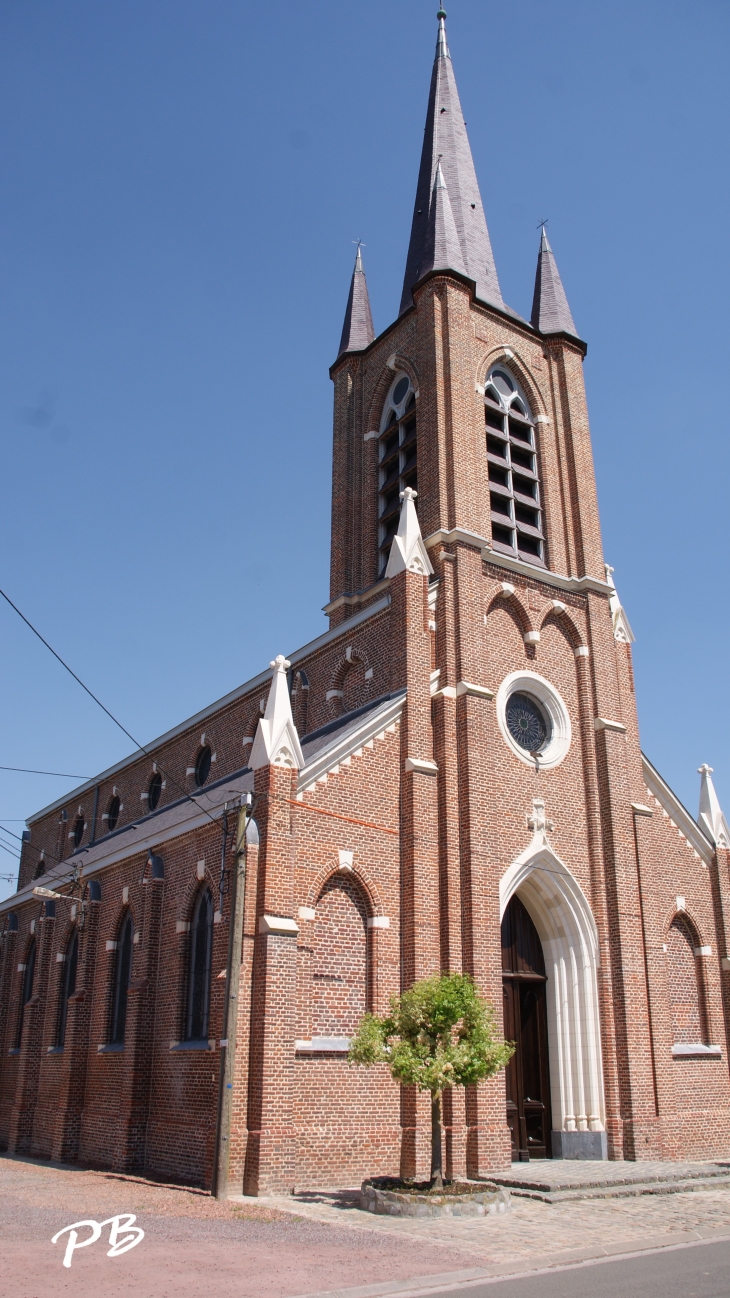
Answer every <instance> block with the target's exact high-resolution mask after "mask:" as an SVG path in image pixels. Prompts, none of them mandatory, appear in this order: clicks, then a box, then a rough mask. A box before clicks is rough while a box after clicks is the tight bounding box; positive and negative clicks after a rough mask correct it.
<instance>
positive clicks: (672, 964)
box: [666, 914, 709, 1045]
mask: <svg viewBox="0 0 730 1298" xmlns="http://www.w3.org/2000/svg"><path fill="white" fill-rule="evenodd" d="M666 950H667V977H668V982H669V1003H670V1006H671V1011H672V1039H673V1042H674V1045H708V1044H709V1041H708V1037H709V1030H708V1019H707V1006H706V1002H705V988H704V979H703V977H702V969H701V967H700V961H699V958H698V951H699V940H698V937H697V934H696V932H695V930H694V927H693V925H692V923H691V921H690V920H689V919H688V917H687V916H686V915H683V914H679V915H675V916H674V919H673V920H672V922H671V924H670V926H669V932H668V933H667V942H666Z"/></svg>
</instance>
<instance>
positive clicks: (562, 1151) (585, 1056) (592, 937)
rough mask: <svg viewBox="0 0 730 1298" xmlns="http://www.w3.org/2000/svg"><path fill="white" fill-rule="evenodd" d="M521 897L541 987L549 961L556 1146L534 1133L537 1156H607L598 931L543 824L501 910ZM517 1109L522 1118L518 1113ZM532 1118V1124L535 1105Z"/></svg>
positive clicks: (503, 888) (527, 1048)
mask: <svg viewBox="0 0 730 1298" xmlns="http://www.w3.org/2000/svg"><path fill="white" fill-rule="evenodd" d="M513 897H518V898H519V902H520V903H521V906H522V907H524V909H525V911H526V912H527V916H528V917H529V921H530V924H529V925H523V928H524V930H525V932H526V933H527V934H528V938H527V939H526V940H527V941H528V957H527V964H528V965H529V966H534V968H530V969H528V970H527V973H528V974H530V973H532V981H533V982H534V983H535V987H534V988H533V991H535V989H536V988H537V986H538V984H539V982H540V978H539V975H540V973H541V968H540V964H539V957H540V955H541V956H542V959H543V961H544V966H543V967H544V982H543V983H542V986H544V989H545V991H544V1016H545V1018H544V1021H545V1024H546V1030H547V1059H548V1067H549V1096H548V1095H547V1093H546V1095H545V1097H544V1101H545V1104H544V1120H545V1119H547V1116H548V1114H549V1110H550V1109H551V1110H552V1141H551V1145H552V1148H551V1147H550V1145H549V1144H548V1137H547V1134H546V1135H545V1138H544V1147H543V1150H541V1149H540V1145H541V1144H542V1143H543V1142H542V1140H540V1139H534V1140H533V1149H534V1153H533V1154H532V1156H533V1157H543V1158H544V1157H546V1156H548V1157H549V1156H550V1154H551V1153H552V1155H553V1157H556V1158H606V1157H607V1152H606V1135H605V1103H604V1095H603V1069H602V1061H601V1038H600V1027H599V1012H598V979H597V970H598V965H599V952H598V933H597V930H596V924H595V920H594V918H593V914H592V911H591V908H590V906H589V904H588V901H587V899H586V896H585V894H584V893H583V891H582V889H581V887H580V885H579V884H578V882H577V881H576V879H574V877H573V875H572V874H571V872H570V870H568V868H567V866H566V865H564V864H563V862H562V861H561V860H560V858H559V857H558V856H557V855H556V853H555V852H554V851H553V849H552V847H551V846H550V844H549V842H548V840H547V836H546V834H545V831H544V828H543V827H542V826H540V827H539V828H537V829H536V831H535V834H534V836H533V839H532V842H531V843H530V845H529V847H528V848H527V849H526V850H525V851H524V852H523V853H522V855H521V856H519V857H518V858H517V860H516V861H514V862H513V863H512V865H511V866H510V867H509V869H508V870H507V871H506V872H505V874H504V875H503V877H502V880H501V883H500V916H501V918H504V917H505V913H506V911H507V908H508V906H509V904H510V902H511V900H512V898H513ZM509 919H510V917H508V923H509ZM530 926H534V932H535V935H536V936H537V938H538V939H539V947H540V948H541V950H540V952H539V953H538V952H537V951H536V950H534V949H533V948H530V947H529V927H530ZM533 946H534V943H533ZM518 976H519V975H518ZM540 996H541V993H539V992H537V991H535V997H533V999H535V998H537V999H536V1003H535V1005H534V1006H532V1003H531V1007H530V1012H531V1014H532V1015H533V1019H531V1021H530V1024H529V1025H528V1029H527V1033H526V1040H525V1041H524V1042H523V1043H522V1052H523V1055H526V1060H525V1062H523V1065H522V1066H523V1069H524V1070H525V1076H526V1077H531V1078H532V1079H536V1078H538V1077H539V1068H540V1059H538V1058H535V1051H539V1050H540V1014H541V1013H542V1011H541V1010H540V1008H539V1003H538V1002H539V1000H540ZM528 1089H529V1088H528ZM546 1091H547V1087H546ZM548 1101H549V1108H548V1107H547V1104H548ZM523 1107H524V1106H523ZM527 1107H528V1109H529V1106H527ZM510 1116H511V1117H512V1120H513V1123H514V1114H511V1115H510ZM524 1117H525V1114H523V1118H524ZM527 1119H528V1125H529V1113H528V1114H527ZM508 1120H509V1119H508ZM533 1125H535V1133H534V1134H535V1136H537V1137H539V1136H540V1131H539V1121H538V1120H537V1119H535V1122H534V1124H533ZM518 1134H519V1133H518ZM523 1134H526V1132H525V1133H523ZM515 1156H516V1157H522V1158H526V1157H529V1156H530V1153H529V1142H528V1141H526V1140H525V1141H523V1142H521V1143H520V1142H519V1141H518V1144H517V1149H516V1153H515Z"/></svg>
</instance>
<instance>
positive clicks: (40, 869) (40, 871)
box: [33, 856, 46, 879]
mask: <svg viewBox="0 0 730 1298" xmlns="http://www.w3.org/2000/svg"><path fill="white" fill-rule="evenodd" d="M45 872H46V860H45V857H44V856H41V857H39V859H38V864H37V866H36V868H35V874H34V876H33V878H34V879H42V878H43V875H44V874H45Z"/></svg>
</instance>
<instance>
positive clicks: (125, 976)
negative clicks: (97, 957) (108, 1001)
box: [109, 911, 134, 1046]
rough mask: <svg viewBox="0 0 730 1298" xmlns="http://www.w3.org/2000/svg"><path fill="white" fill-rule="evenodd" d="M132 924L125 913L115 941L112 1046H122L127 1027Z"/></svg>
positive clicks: (110, 1039) (110, 1037)
mask: <svg viewBox="0 0 730 1298" xmlns="http://www.w3.org/2000/svg"><path fill="white" fill-rule="evenodd" d="M133 937H134V922H133V920H132V916H131V914H130V913H129V911H128V912H127V914H126V915H125V917H124V919H123V920H122V927H121V929H120V930H119V937H118V939H117V952H116V960H115V962H114V986H113V988H112V1017H111V1031H110V1033H109V1041H110V1043H111V1044H112V1045H115V1046H122V1045H124V1033H125V1030H126V1027H127V997H128V994H129V983H130V979H131V976H132V939H133Z"/></svg>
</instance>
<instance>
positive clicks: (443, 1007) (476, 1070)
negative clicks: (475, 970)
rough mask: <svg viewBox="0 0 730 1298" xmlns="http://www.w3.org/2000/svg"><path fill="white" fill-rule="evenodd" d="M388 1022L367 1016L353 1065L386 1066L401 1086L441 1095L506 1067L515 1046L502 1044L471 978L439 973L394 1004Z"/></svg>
mask: <svg viewBox="0 0 730 1298" xmlns="http://www.w3.org/2000/svg"><path fill="white" fill-rule="evenodd" d="M390 1005H391V1012H390V1014H389V1015H387V1016H386V1017H385V1018H378V1017H377V1016H376V1015H374V1014H366V1015H365V1017H364V1018H363V1019H362V1020H361V1022H360V1026H359V1028H358V1031H357V1035H356V1036H355V1037H353V1039H352V1042H351V1044H350V1053H349V1056H348V1058H349V1062H350V1063H351V1064H360V1065H364V1066H365V1067H370V1066H371V1065H372V1064H378V1063H385V1064H387V1065H388V1067H389V1069H390V1072H391V1075H392V1076H393V1077H394V1078H395V1080H396V1081H397V1082H402V1083H403V1084H404V1085H406V1086H417V1087H418V1088H419V1090H421V1091H429V1092H430V1093H431V1096H432V1097H435V1096H438V1095H440V1094H441V1092H442V1091H444V1090H445V1089H446V1088H447V1087H448V1086H472V1085H473V1084H474V1083H475V1082H481V1081H483V1080H484V1079H485V1078H486V1077H492V1076H493V1075H494V1074H495V1073H497V1072H499V1070H500V1068H504V1066H505V1064H506V1063H507V1062H508V1060H509V1059H510V1057H511V1056H512V1054H513V1052H514V1046H513V1045H512V1044H511V1043H509V1042H506V1041H502V1040H501V1038H500V1036H499V1034H498V1032H497V1026H496V1023H495V1018H494V1011H493V1009H492V1007H491V1005H489V1004H488V1002H487V1001H485V1000H483V999H482V997H481V996H480V995H479V993H478V992H477V989H476V987H475V986H474V983H473V982H472V979H471V978H470V977H469V976H468V975H467V974H440V975H439V974H435V975H434V976H433V977H432V978H424V979H423V981H422V982H419V983H416V984H415V985H414V986H413V987H411V988H410V989H409V991H407V992H404V993H403V995H402V996H394V997H393V998H392V1000H391V1003H390Z"/></svg>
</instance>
